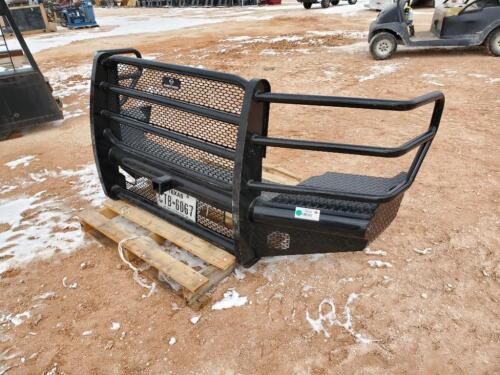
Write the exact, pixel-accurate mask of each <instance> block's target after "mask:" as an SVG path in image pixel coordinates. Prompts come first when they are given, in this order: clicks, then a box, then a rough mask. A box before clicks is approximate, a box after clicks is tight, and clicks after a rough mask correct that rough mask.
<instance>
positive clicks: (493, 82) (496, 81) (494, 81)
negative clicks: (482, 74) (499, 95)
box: [488, 78, 500, 84]
mask: <svg viewBox="0 0 500 375" xmlns="http://www.w3.org/2000/svg"><path fill="white" fill-rule="evenodd" d="M488 83H490V84H495V83H500V78H489V79H488Z"/></svg>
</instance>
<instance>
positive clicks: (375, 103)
mask: <svg viewBox="0 0 500 375" xmlns="http://www.w3.org/2000/svg"><path fill="white" fill-rule="evenodd" d="M255 99H256V100H257V101H262V102H268V103H281V104H299V105H318V106H328V107H347V108H364V109H380V110H388V111H409V110H412V109H415V108H418V107H421V106H423V105H425V104H429V103H432V102H435V101H438V100H444V96H443V94H442V93H441V92H439V91H435V92H431V93H429V94H426V95H422V96H419V97H417V98H414V99H410V100H389V99H366V98H354V97H352V98H351V97H342V96H322V95H299V94H280V93H258V94H256V95H255Z"/></svg>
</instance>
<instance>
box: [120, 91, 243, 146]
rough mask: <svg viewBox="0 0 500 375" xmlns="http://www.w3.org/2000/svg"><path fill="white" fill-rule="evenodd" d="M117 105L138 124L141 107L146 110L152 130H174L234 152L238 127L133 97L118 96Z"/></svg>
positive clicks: (141, 115) (141, 113)
mask: <svg viewBox="0 0 500 375" xmlns="http://www.w3.org/2000/svg"><path fill="white" fill-rule="evenodd" d="M125 99H126V100H125ZM120 102H122V103H123V104H122V106H121V109H122V112H124V111H126V113H127V116H129V117H132V118H134V119H136V120H140V121H144V113H143V111H142V110H141V108H149V111H150V118H149V124H150V125H151V126H153V127H158V128H163V129H166V130H171V131H175V132H177V133H180V134H183V135H187V136H189V137H192V138H196V139H198V140H201V141H205V142H208V143H212V144H215V145H220V146H224V147H226V148H228V149H231V150H235V149H236V140H237V136H238V127H237V126H235V125H232V124H228V123H225V122H222V121H217V120H212V119H210V118H207V117H203V116H199V115H196V114H192V113H188V112H184V111H181V110H179V109H175V108H171V107H165V106H161V105H157V104H150V103H146V102H144V101H143V100H138V99H134V98H125V97H124V96H120Z"/></svg>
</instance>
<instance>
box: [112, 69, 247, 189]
mask: <svg viewBox="0 0 500 375" xmlns="http://www.w3.org/2000/svg"><path fill="white" fill-rule="evenodd" d="M117 69H118V71H117V78H118V84H119V85H120V86H122V87H127V88H132V89H134V90H136V91H142V92H147V93H150V94H155V95H158V96H163V97H167V98H170V99H175V100H178V101H182V102H185V103H190V104H195V105H197V106H203V107H206V108H207V109H210V110H214V111H223V112H227V113H231V114H235V115H239V114H240V112H241V108H242V106H243V96H244V89H243V88H242V87H240V86H239V84H238V83H227V82H222V81H217V80H215V79H209V78H201V77H193V76H190V75H185V74H181V73H178V72H172V71H164V70H161V69H160V68H158V69H153V68H142V67H136V66H132V65H127V64H122V63H120V64H118V66H117ZM119 103H120V114H121V115H124V116H127V117H130V118H132V119H134V120H137V121H141V122H142V123H143V124H144V125H146V126H147V127H148V126H150V127H151V132H149V131H147V130H146V131H144V130H138V129H136V128H133V127H131V126H129V125H126V124H120V130H121V134H120V135H117V136H119V138H120V140H121V141H122V142H123V143H124V144H125V145H127V146H129V147H132V148H133V149H136V150H138V151H141V152H143V153H144V154H146V155H148V156H152V157H155V158H157V159H161V160H162V161H163V160H164V161H165V163H166V164H167V165H170V166H171V167H174V168H175V167H178V169H179V168H180V169H182V170H184V169H188V170H190V171H192V172H195V173H197V174H200V175H203V176H205V177H208V178H211V179H215V180H217V181H219V182H223V183H227V184H231V183H232V181H233V169H234V162H233V161H232V160H229V159H226V158H223V157H220V156H216V155H214V154H212V153H210V152H208V151H203V150H200V149H199V148H195V147H192V146H186V145H184V144H182V143H179V142H176V141H172V140H170V139H168V138H166V137H164V136H160V135H157V134H155V132H154V129H165V130H169V131H173V132H176V133H178V134H181V135H184V136H186V137H189V138H192V139H196V140H197V141H201V142H203V143H206V144H207V145H208V144H210V145H217V146H222V147H224V148H226V149H228V150H232V151H234V150H236V144H237V137H238V126H236V125H233V124H229V123H226V122H224V121H218V120H213V119H211V118H208V117H205V116H202V115H198V114H193V113H190V112H186V111H184V110H182V109H180V108H174V107H171V106H165V105H160V104H156V103H151V102H148V101H146V100H140V99H135V98H131V97H127V96H126V95H120V96H119Z"/></svg>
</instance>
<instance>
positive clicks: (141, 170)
mask: <svg viewBox="0 0 500 375" xmlns="http://www.w3.org/2000/svg"><path fill="white" fill-rule="evenodd" d="M109 159H110V160H111V161H113V162H115V163H118V164H119V165H121V166H122V167H125V168H128V169H130V170H132V171H133V172H134V173H136V174H138V175H140V176H144V177H146V178H149V179H150V180H153V179H155V178H157V177H160V176H164V175H167V174H169V175H171V176H172V177H173V179H174V180H175V185H176V186H177V187H179V188H181V189H182V190H184V191H185V192H186V193H187V194H190V195H193V196H197V197H200V199H202V200H203V201H205V202H207V203H209V204H211V205H213V206H215V207H218V208H221V209H223V210H225V211H229V212H231V211H232V194H231V192H230V191H227V192H221V191H218V190H214V189H207V188H206V184H201V183H200V181H199V179H197V180H192V179H189V178H188V177H187V176H186V175H185V174H176V173H175V172H172V171H170V170H169V169H166V168H162V169H159V168H155V167H153V166H152V165H151V164H149V163H148V164H144V163H142V162H141V161H139V160H137V159H135V158H134V157H133V156H132V155H130V154H128V153H127V152H125V151H123V150H121V149H119V148H118V147H112V148H111V149H110V150H109Z"/></svg>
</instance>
